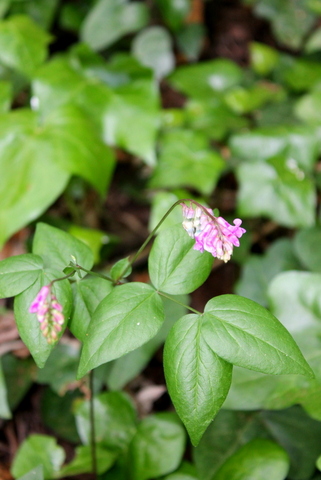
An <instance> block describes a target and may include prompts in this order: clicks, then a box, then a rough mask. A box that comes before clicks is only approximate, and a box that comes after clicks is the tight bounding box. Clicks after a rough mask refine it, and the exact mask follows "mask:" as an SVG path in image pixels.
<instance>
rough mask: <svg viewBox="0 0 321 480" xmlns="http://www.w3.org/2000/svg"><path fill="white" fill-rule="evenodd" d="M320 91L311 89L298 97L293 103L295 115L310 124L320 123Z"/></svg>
mask: <svg viewBox="0 0 321 480" xmlns="http://www.w3.org/2000/svg"><path fill="white" fill-rule="evenodd" d="M320 107H321V92H320V91H319V90H313V91H312V92H309V93H307V94H306V95H303V96H302V97H300V98H299V99H298V100H297V101H296V102H295V104H294V112H295V114H296V116H297V117H298V118H299V119H300V120H301V121H303V122H305V123H308V124H310V125H311V126H315V125H316V126H317V125H319V124H320V119H321V116H320Z"/></svg>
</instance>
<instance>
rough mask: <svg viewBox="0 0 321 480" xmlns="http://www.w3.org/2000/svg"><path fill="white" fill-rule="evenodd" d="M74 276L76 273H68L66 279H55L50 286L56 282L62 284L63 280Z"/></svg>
mask: <svg viewBox="0 0 321 480" xmlns="http://www.w3.org/2000/svg"><path fill="white" fill-rule="evenodd" d="M73 275H75V272H71V273H68V275H65V276H64V277H60V278H55V279H54V280H51V282H50V284H49V285H53V284H54V283H55V282H61V281H62V280H66V279H67V278H69V277H72V276H73Z"/></svg>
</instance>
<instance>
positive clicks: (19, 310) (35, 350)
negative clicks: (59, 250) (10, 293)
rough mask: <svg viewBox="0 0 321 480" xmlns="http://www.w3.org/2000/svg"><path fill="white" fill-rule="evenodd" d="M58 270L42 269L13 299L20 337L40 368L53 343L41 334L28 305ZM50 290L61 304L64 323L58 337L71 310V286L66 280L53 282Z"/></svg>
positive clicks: (56, 276) (57, 275) (58, 273)
mask: <svg viewBox="0 0 321 480" xmlns="http://www.w3.org/2000/svg"><path fill="white" fill-rule="evenodd" d="M59 276H60V272H59V271H56V270H47V271H43V272H42V273H41V274H40V275H39V276H38V278H37V280H36V281H35V283H33V284H32V285H31V286H30V287H29V288H27V289H26V290H24V291H23V292H22V293H20V294H19V295H17V296H16V297H15V300H14V313H15V318H16V323H17V327H18V331H19V334H20V336H21V339H22V340H23V342H24V343H25V344H26V346H27V347H28V349H29V350H30V353H31V355H32V356H33V358H34V360H35V362H36V364H37V365H38V367H39V368H42V367H43V366H44V365H45V363H46V360H47V358H48V357H49V354H50V352H51V350H52V349H53V348H54V345H49V344H48V343H47V340H46V339H45V337H44V336H43V335H42V333H41V330H40V324H39V321H38V319H37V315H36V314H35V313H30V312H29V306H30V305H31V303H32V302H33V300H34V299H35V298H36V295H37V294H38V292H39V290H40V289H41V287H43V286H44V285H48V284H49V282H50V281H52V280H54V279H55V278H59ZM52 292H53V293H54V295H55V296H56V297H57V299H58V302H59V303H60V304H61V305H62V306H63V314H64V316H65V324H64V325H63V329H62V331H61V332H60V334H59V338H60V337H61V335H62V334H63V332H64V329H65V328H66V323H67V321H68V317H69V315H70V310H71V288H70V284H69V282H68V280H63V281H61V282H56V283H54V284H53V287H52Z"/></svg>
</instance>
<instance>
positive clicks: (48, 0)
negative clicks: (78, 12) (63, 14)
mask: <svg viewBox="0 0 321 480" xmlns="http://www.w3.org/2000/svg"><path fill="white" fill-rule="evenodd" d="M58 3H59V0H42V1H41V2H38V0H28V2H15V1H13V2H12V4H11V8H10V13H11V14H22V13H23V14H25V15H28V16H29V17H31V18H32V19H33V20H34V22H36V23H37V24H38V25H40V26H41V27H42V28H44V29H46V30H49V28H50V26H51V24H52V21H53V19H54V16H55V13H56V9H57V5H58Z"/></svg>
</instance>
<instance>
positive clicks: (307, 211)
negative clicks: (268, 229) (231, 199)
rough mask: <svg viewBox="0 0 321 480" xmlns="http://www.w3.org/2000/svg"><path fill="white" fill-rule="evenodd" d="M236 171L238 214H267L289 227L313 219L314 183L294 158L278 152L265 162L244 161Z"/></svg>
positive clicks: (309, 222)
mask: <svg viewBox="0 0 321 480" xmlns="http://www.w3.org/2000/svg"><path fill="white" fill-rule="evenodd" d="M236 173H237V177H238V180H239V183H240V190H239V197H238V212H239V215H240V216H249V217H255V216H266V217H268V218H271V219H273V220H275V221H276V222H278V223H280V224H281V225H285V226H288V227H309V226H312V225H313V224H314V223H315V206H316V192H315V187H314V184H313V182H312V179H311V178H309V177H308V176H306V174H305V173H304V171H303V170H302V169H301V168H300V167H299V166H298V164H297V162H296V161H295V160H293V159H287V158H286V157H285V156H284V155H278V156H276V157H273V158H270V159H269V160H267V161H266V162H265V163H263V162H262V163H254V164H250V163H248V164H245V163H244V164H242V165H240V166H239V167H238V168H237V171H236Z"/></svg>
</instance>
